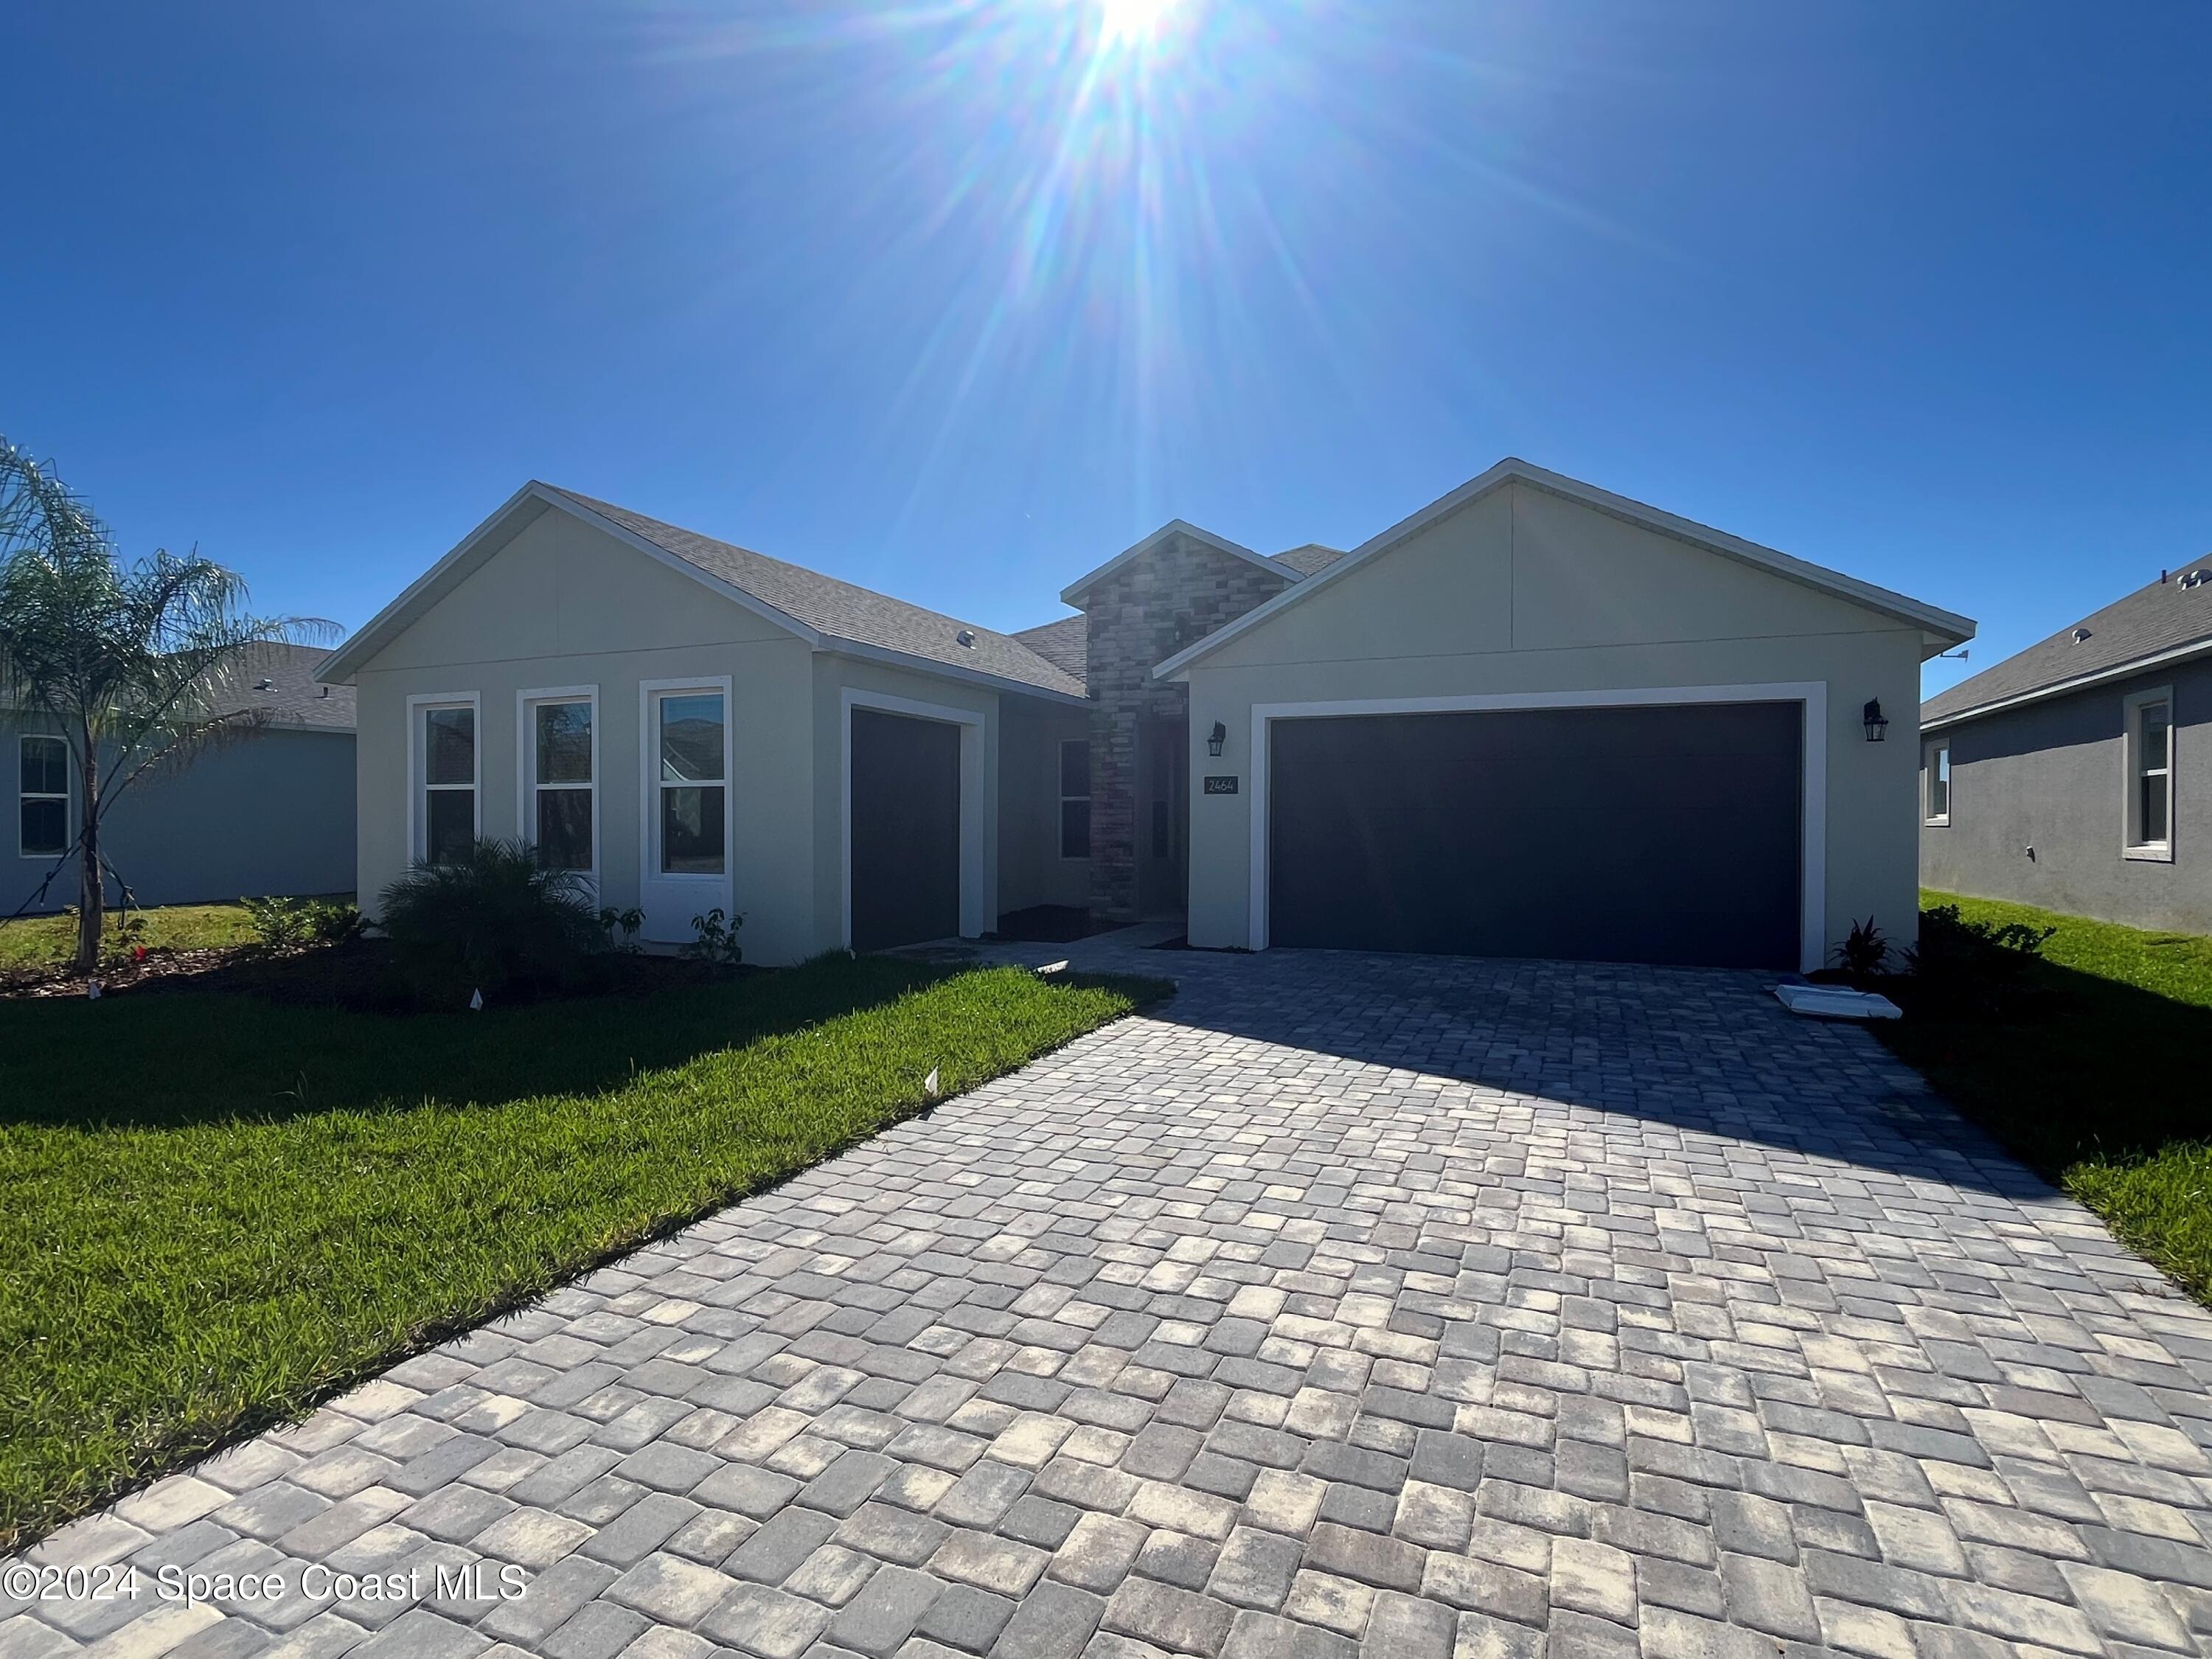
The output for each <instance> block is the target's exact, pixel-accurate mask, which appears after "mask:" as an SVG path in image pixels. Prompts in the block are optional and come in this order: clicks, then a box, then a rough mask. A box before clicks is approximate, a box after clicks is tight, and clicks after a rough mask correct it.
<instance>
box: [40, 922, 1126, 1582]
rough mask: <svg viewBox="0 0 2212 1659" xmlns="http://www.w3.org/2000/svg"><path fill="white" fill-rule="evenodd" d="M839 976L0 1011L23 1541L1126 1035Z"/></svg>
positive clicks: (962, 981)
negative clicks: (855, 1154)
mask: <svg viewBox="0 0 2212 1659" xmlns="http://www.w3.org/2000/svg"><path fill="white" fill-rule="evenodd" d="M1163 989H1164V987H1163V986H1161V985H1159V984H1158V983H1157V982H1154V981H1125V982H1115V983H1101V982H1096V981H1093V982H1089V983H1084V982H1075V983H1067V982H1061V981H1045V980H1040V979H1038V978H1036V976H1035V975H1031V974H1030V973H1027V972H1025V971H1023V970H1020V969H965V970H963V969H953V968H948V967H944V966H935V965H929V964H923V963H912V962H902V961H894V960H890V959H884V958H869V957H864V958H861V959H860V960H858V961H848V960H845V959H843V958H830V959H825V960H823V961H821V962H817V963H811V964H809V965H807V966H805V967H803V968H799V969H791V970H789V971H787V972H783V973H779V974H770V975H760V976H757V977H755V978H750V979H745V980H740V981H733V982H727V983H712V984H703V985H688V986H677V987H670V988H666V989H663V990H660V991H658V992H655V993H653V994H652V995H650V996H647V997H629V998H608V999H601V1000H590V1001H572V1002H562V1003H549V1004H544V1005H540V1006H534V1007H532V1006H526V1007H517V1008H513V1009H507V1010H501V1011H495V1012H485V1013H483V1014H477V1015H470V1014H465V1013H456V1014H424V1015H416V1016H413V1017H393V1016H383V1015H374V1014H356V1013H350V1012H343V1011H338V1010H325V1009H320V1008H313V1007H296V1006H278V1005H276V1004H273V1003H270V1002H265V1001H262V1000H258V999H255V998H252V997H247V996H242V995H228V996H221V995H216V994H210V993H193V992H184V993H177V994H163V995H145V994H139V995H132V996H118V997H111V998H106V999H103V1000H100V1001H98V1002H79V1001H76V1000H48V1001H43V1002H25V1001H15V1002H5V1001H0V1214H4V1216H5V1218H6V1227H7V1235H8V1237H7V1249H5V1250H4V1251H0V1548H5V1547H8V1545H9V1543H10V1541H15V1542H21V1541H24V1540H26V1539H27V1538H29V1537H33V1536H36V1535H38V1534H42V1533H44V1532H45V1531H46V1530H48V1529H50V1528H52V1527H53V1526H55V1525H57V1524H58V1523H59V1522H62V1521H63V1520H65V1519H67V1518H68V1517H69V1516H71V1515H74V1514H76V1513H78V1512H81V1511H82V1510H85V1509H87V1508H88V1507H91V1506H92V1505H94V1504H96V1503H98V1502H100V1500H102V1499H103V1498H107V1497H109V1496H111V1495H112V1494H114V1493H115V1492H118V1490H120V1489H121V1488H123V1487H125V1486H128V1485H130V1484H131V1483H132V1482H133V1481H134V1480H138V1479H141V1478H143V1477H145V1476H147V1475H149V1474H153V1473H157V1472H159V1471H161V1470H164V1469H167V1468H173V1467H176V1466H177V1465H179V1464H180V1463H182V1462H185V1461H187V1460H189V1459H190V1458H191V1457H192V1456H194V1455H197V1453H199V1452H201V1451H203V1450H204V1449H206V1448H208V1447H209V1446H210V1445H212V1444H214V1443H217V1442H219V1441H221V1440H222V1439H224V1438H226V1437H230V1436H233V1435H234V1434H237V1433H239V1432H240V1431H245V1430H249V1429H252V1428H255V1427H258V1426H260V1425H266V1424H270V1423H272V1422H275V1421H276V1420H278V1419H283V1418H285V1417H288V1416H290V1415H294V1414H296V1413H300V1412H301V1411H303V1410H304V1409H306V1408H307V1407H308V1406H310V1405H311V1404H312V1403H313V1402H314V1401H316V1400H317V1399H319V1398H320V1397H323V1396H325V1395H328V1394H330V1393H331V1391H332V1390H333V1389H336V1388H337V1387H338V1386H340V1385H341V1384H343V1383H345V1382H347V1381H349V1380H350V1379H353V1378H356V1377H359V1376H363V1375H365V1374H367V1373H369V1372H372V1371H374V1370H377V1369H379V1368H380V1367H381V1366H383V1365H384V1364H387V1363H389V1362H390V1361H391V1360H392V1359H393V1358H396V1357H398V1355H400V1354H402V1353H404V1352H406V1351H408V1350H409V1349H410V1348H413V1347H416V1346H420V1345H422V1344H423V1343H424V1342H426V1341H428V1340H432V1339H434V1338H435V1337H437V1336H438V1335H440V1334H444V1333H447V1332H451V1331H453V1330H454V1329H457V1328H462V1327H465V1326H468V1325H470V1324H472V1323H475V1322H478V1321H480V1320H482V1319H483V1318H485V1317H486V1316H489V1315H490V1314H492V1313H494V1312H495V1311H497V1310H501V1309H503V1308H506V1307H507V1306H509V1305H512V1304H514V1303H516V1302H517V1301H519V1300H521V1299H524V1298H526V1297H530V1296H531V1295H532V1294H534V1293H537V1292H539V1291H544V1290H545V1289H546V1288H548V1287H549V1286H551V1285H555V1284H556V1283H558V1282H559V1281H561V1280H562V1279H566V1278H568V1277H569V1276H571V1275H573V1274H574V1273H576V1272H577V1271H578V1270H579V1269H580V1268H582V1267H586V1266H587V1265H589V1264H591V1263H593V1262H595V1261H599V1260H601V1259H603V1258H604V1257H605V1256H607V1255H610V1254H611V1253H614V1252H618V1251H620V1250H621V1249H623V1248H624V1247H626V1246H629V1245H632V1244H635V1243H637V1242H639V1241H641V1240H642V1239H645V1238H647V1237H651V1236H653V1235H654V1234H656V1233H658V1232H660V1231H665V1230H666V1229H667V1228H669V1227H670V1226H671V1225H675V1224H678V1223H679V1222H682V1221H684V1220H687V1219H689V1218H694V1217H696V1216H699V1215H701V1214H702V1213H704V1212H708V1211H710V1210H712V1209H714V1208H715V1207H717V1206H720V1205H722V1204H724V1203H726V1202H727V1201H729V1200H731V1199H732V1198H734V1197H736V1196H738V1195H739V1194H744V1193H747V1192H750V1191H754V1190H757V1189H758V1188H762V1187H763V1186H766V1185H769V1184H770V1183H772V1182H775V1181H777V1180H779V1179H781V1178H783V1177H785V1176H790V1175H792V1174H793V1173H795V1172H797V1171H799V1170H803V1169H805V1168H807V1167H808V1166H809V1165H811V1164H816V1163H818V1162H819V1161H820V1160H821V1159H823V1158H826V1157H828V1156H829V1154H831V1153H833V1152H836V1151H838V1150H839V1149H840V1148H842V1147H845V1146H850V1145H851V1144H853V1143H854V1141H857V1140H860V1139H864V1138H866V1136H868V1135H871V1134H872V1133H876V1132H877V1131H878V1130H880V1129H883V1128H884V1127H886V1126H888V1125H890V1124H891V1123H893V1122H895V1121H897V1120H898V1119H900V1118H902V1117H904V1116H907V1115H910V1114H911V1113H913V1112H914V1111H915V1110H916V1109H919V1108H920V1107H921V1105H922V1104H923V1103H924V1101H923V1095H922V1081H923V1079H924V1078H925V1077H926V1076H927V1073H929V1071H930V1070H931V1069H932V1068H933V1067H935V1068H937V1069H938V1070H939V1073H940V1085H939V1086H940V1090H941V1091H942V1092H945V1093H954V1092H957V1091H961V1090H964V1089H968V1088H971V1087H973V1086H974V1085H976V1084H978V1083H980V1082H982V1081H983V1080H985V1079H988V1078H991V1077H994V1076H996V1075H998V1074H1000V1073H1004V1072H1006V1071H1009V1070H1011V1069H1012V1068H1013V1067H1015V1066H1019V1065H1021V1064H1022V1063H1023V1062H1024V1061H1025V1060H1030V1058H1032V1057H1033V1056H1035V1055H1036V1054H1041V1053H1043V1052H1044V1051H1046V1050H1048V1049H1050V1048H1054V1047H1057V1046H1058V1045H1059V1044H1060V1043H1063V1042H1066V1041H1068V1040H1069V1039H1070V1038H1072V1037H1074V1036H1078V1035H1079V1034H1081V1033H1083V1032H1085V1031H1088V1030H1092V1029H1093V1028H1095V1027H1097V1026H1099V1025H1102V1024H1105V1023H1106V1022H1108V1021H1109V1020H1111V1019H1114V1018H1117V1017H1118V1016H1120V1015H1121V1014H1122V1013H1125V1012H1127V1011H1128V1010H1129V1009H1130V1008H1131V1007H1133V1006H1135V1005H1136V1004H1137V1003H1139V1001H1142V1000H1146V999H1148V998H1150V997H1152V996H1153V995H1156V994H1158V993H1159V992H1160V991H1162V990H1163Z"/></svg>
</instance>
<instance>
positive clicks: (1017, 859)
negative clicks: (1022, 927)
mask: <svg viewBox="0 0 2212 1659" xmlns="http://www.w3.org/2000/svg"><path fill="white" fill-rule="evenodd" d="M1090 735H1091V717H1090V715H1089V714H1087V713H1086V712H1085V710H1083V709H1080V708H1069V707H1066V706H1065V705H1062V704H1058V703H1049V702H1043V701H1042V700H1040V699H1037V698H1034V697H1015V696H1008V697H1003V698H1001V699H1000V726H999V911H1000V915H1005V914H1006V912H1008V911H1011V910H1025V909H1027V908H1030V906H1031V905H1033V904H1061V905H1066V906H1069V907H1071V908H1076V909H1080V908H1084V907H1085V906H1086V905H1088V904H1089V903H1090V902H1091V860H1089V859H1064V858H1062V857H1060V743H1061V741H1062V740H1063V739H1073V738H1087V737H1089V736H1090ZM1092 810H1093V811H1094V812H1095V811H1096V810H1097V804H1096V802H1095V801H1094V802H1093V808H1092Z"/></svg>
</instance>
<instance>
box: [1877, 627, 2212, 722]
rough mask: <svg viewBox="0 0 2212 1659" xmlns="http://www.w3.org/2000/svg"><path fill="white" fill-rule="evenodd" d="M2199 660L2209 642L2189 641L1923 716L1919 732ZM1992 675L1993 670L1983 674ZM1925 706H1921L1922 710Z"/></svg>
mask: <svg viewBox="0 0 2212 1659" xmlns="http://www.w3.org/2000/svg"><path fill="white" fill-rule="evenodd" d="M2198 657H2212V640H2191V641H2190V642H2189V643H2188V644H2186V645H2177V646H2173V647H2170V648H2168V649H2166V650H2164V651H2154V652H2152V653H2150V654H2149V655H2148V656H2145V657H2137V658H2135V659H2133V660H2131V661H2129V662H2123V663H2115V664H2114V665H2112V667H2110V668H2098V669H2093V670H2091V671H2089V672H2088V673H2087V674H2076V675H2075V676H2074V678H2071V679H2065V680H2053V681H2052V682H2051V684H2049V685H2039V686H2037V687H2035V688H2034V689H2033V690H2028V691H2015V692H2014V693H2013V694H2012V695H2011V696H2005V697H1996V698H1992V699H1991V700H1990V702H1978V703H1976V704H1975V705H1974V706H1973V707H1972V708H1958V709H1954V710H1953V711H1952V712H1951V713H1949V714H1936V715H1929V714H1926V713H1923V714H1922V715H1921V717H1920V729H1921V730H1922V731H1923V732H1942V731H1947V730H1948V729H1949V728H1950V727H1952V726H1961V725H1964V724H1965V723H1966V721H1968V720H1980V719H1982V718H1983V717H1984V715H1987V714H2002V713H2003V712H2004V711H2005V710H2006V709H2008V708H2020V707H2021V706H2022V705H2023V704H2026V703H2031V702H2043V701H2045V699H2046V698H2050V697H2063V696H2070V695H2071V694H2072V693H2074V692H2076V691H2087V690H2092V689H2093V688H2094V687H2096V686H2100V685H2106V684H2111V683H2112V681H2114V680H2125V679H2132V678H2135V677H2136V675H2138V674H2148V673H2149V672H2150V671H2152V670H2154V669H2158V668H2165V667H2167V666H2169V665H2172V664H2174V663H2184V662H2191V661H2193V660H2195V659H2197V658H2198ZM1924 707H1925V705H1923V708H1924Z"/></svg>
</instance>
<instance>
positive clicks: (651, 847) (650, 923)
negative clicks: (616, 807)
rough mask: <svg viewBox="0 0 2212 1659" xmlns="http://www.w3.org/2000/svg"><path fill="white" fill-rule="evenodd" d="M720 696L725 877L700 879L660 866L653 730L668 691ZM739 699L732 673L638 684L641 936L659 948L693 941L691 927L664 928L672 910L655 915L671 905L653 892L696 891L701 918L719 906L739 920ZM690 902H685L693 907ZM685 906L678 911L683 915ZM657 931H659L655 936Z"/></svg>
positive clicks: (655, 738)
mask: <svg viewBox="0 0 2212 1659" xmlns="http://www.w3.org/2000/svg"><path fill="white" fill-rule="evenodd" d="M683 691H719V692H720V693H721V694H722V873H721V874H720V875H719V876H713V875H699V874H696V873H692V872H683V871H678V872H664V871H663V870H662V869H661V867H660V844H659V840H658V836H659V823H658V819H659V810H660V776H659V761H660V756H659V750H657V748H656V747H655V744H656V743H657V741H658V738H657V734H656V733H655V732H654V731H653V725H654V721H655V717H656V714H655V711H656V710H657V708H658V707H659V701H660V698H661V697H662V696H664V695H665V694H667V693H670V692H683ZM737 725H738V706H737V696H736V694H735V692H734V690H732V676H730V675H728V674H687V675H679V676H677V677H676V678H670V679H653V680H640V681H639V682H638V683H637V772H638V792H637V906H638V908H639V909H641V910H642V911H644V912H645V929H644V934H643V936H644V937H645V938H646V939H649V940H651V941H652V942H653V943H654V944H656V945H674V944H683V943H684V942H686V941H687V940H688V939H689V938H690V934H689V933H685V932H684V931H681V930H680V929H681V927H682V926H685V925H688V923H687V924H678V923H674V922H671V923H669V924H668V925H667V926H666V927H662V925H661V915H673V914H674V911H672V910H671V911H663V912H661V913H660V914H659V915H657V914H656V907H659V906H661V905H664V904H665V903H666V902H667V900H666V898H665V896H664V895H663V894H660V893H656V892H654V891H653V889H654V888H656V887H660V888H670V887H673V888H677V889H679V890H681V889H684V888H696V889H697V890H699V892H700V893H701V894H702V896H704V899H705V901H706V902H702V903H701V904H700V906H699V909H698V911H697V912H696V914H698V915H705V914H706V913H707V912H708V910H710V909H713V908H715V905H716V904H717V903H719V904H720V908H721V910H722V914H723V915H726V916H727V917H728V918H729V919H730V920H731V921H733V922H734V921H738V920H739V917H740V913H739V911H738V803H737V788H738V781H737ZM686 902H687V903H688V902H691V901H686ZM675 908H676V909H678V910H680V909H682V908H684V905H683V904H678V905H677V906H676V907H675ZM656 930H659V931H656Z"/></svg>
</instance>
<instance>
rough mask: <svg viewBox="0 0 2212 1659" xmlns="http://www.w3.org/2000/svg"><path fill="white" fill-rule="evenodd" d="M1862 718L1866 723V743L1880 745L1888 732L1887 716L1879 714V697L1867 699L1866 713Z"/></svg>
mask: <svg viewBox="0 0 2212 1659" xmlns="http://www.w3.org/2000/svg"><path fill="white" fill-rule="evenodd" d="M1862 718H1863V719H1864V720H1865V721H1866V734H1867V741H1868V742H1869V743H1880V742H1881V740H1882V738H1883V737H1884V736H1885V735H1887V732H1888V731H1889V716H1888V715H1887V714H1883V713H1882V712H1881V698H1880V697H1869V698H1868V699H1867V706H1866V713H1865V714H1864V715H1863V716H1862Z"/></svg>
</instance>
